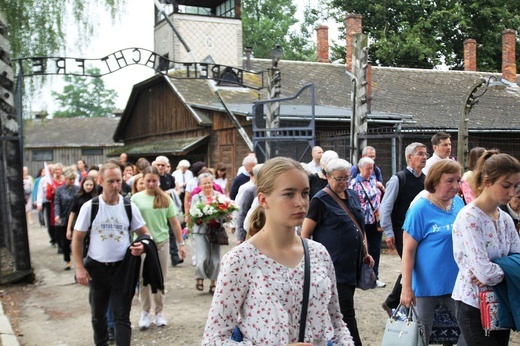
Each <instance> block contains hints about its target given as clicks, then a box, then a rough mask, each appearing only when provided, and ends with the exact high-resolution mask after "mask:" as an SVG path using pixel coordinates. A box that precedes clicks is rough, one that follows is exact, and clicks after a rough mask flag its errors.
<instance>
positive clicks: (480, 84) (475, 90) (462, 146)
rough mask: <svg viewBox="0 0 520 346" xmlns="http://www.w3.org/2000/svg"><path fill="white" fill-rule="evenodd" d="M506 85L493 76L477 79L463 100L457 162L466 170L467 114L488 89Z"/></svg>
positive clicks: (467, 147)
mask: <svg viewBox="0 0 520 346" xmlns="http://www.w3.org/2000/svg"><path fill="white" fill-rule="evenodd" d="M505 88H506V85H505V84H504V83H503V82H502V81H500V80H498V79H497V78H496V77H495V76H491V77H489V78H488V79H484V78H479V79H477V80H476V81H475V83H474V84H473V86H472V87H471V89H470V90H469V91H468V92H467V94H466V97H465V98H464V105H463V106H462V112H461V113H460V118H459V128H458V132H459V133H458V137H457V160H458V161H459V163H460V164H461V165H462V166H463V167H464V170H466V169H468V154H469V144H468V138H469V128H468V122H469V113H470V111H471V109H472V108H473V106H474V105H476V104H477V103H478V101H479V100H478V99H479V98H480V97H481V96H482V95H484V94H485V93H486V91H487V90H488V89H505Z"/></svg>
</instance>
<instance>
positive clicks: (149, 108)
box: [125, 83, 200, 144]
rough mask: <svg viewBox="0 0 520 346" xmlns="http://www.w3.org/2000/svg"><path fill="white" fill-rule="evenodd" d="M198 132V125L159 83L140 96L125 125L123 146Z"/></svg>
mask: <svg viewBox="0 0 520 346" xmlns="http://www.w3.org/2000/svg"><path fill="white" fill-rule="evenodd" d="M152 115H153V116H152ZM198 129H200V126H199V125H198V124H197V122H196V120H195V118H194V117H193V115H192V114H191V112H190V111H189V109H188V108H186V106H185V105H184V104H183V103H182V102H181V101H180V100H179V98H178V97H176V96H175V94H174V93H173V92H172V90H171V88H170V87H169V86H168V85H167V84H166V83H159V84H156V85H154V86H152V87H150V88H149V89H148V93H147V94H145V93H144V92H143V93H141V94H140V96H139V99H138V100H137V103H136V105H135V108H134V111H133V113H132V116H131V118H130V119H129V122H128V124H127V129H126V133H125V143H127V144H130V143H132V142H133V140H137V139H138V138H146V137H157V136H163V135H172V134H176V137H178V136H179V134H180V135H182V134H188V133H189V132H190V130H191V131H192V130H198ZM191 136H192V134H189V135H185V137H191Z"/></svg>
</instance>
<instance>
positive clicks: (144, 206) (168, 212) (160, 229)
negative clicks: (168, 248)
mask: <svg viewBox="0 0 520 346" xmlns="http://www.w3.org/2000/svg"><path fill="white" fill-rule="evenodd" d="M154 198H155V197H154V196H148V195H147V194H146V191H141V192H138V193H136V194H135V195H133V196H132V198H131V200H132V202H134V203H135V205H137V207H138V208H139V211H140V212H141V215H142V216H143V219H144V221H146V227H148V229H149V230H150V233H151V234H152V237H153V240H154V241H155V242H156V243H161V242H163V241H165V240H168V239H169V237H170V236H169V234H168V219H169V218H170V217H174V216H176V215H177V210H175V206H174V205H173V201H171V200H170V203H169V205H168V208H160V209H154V208H153V200H154Z"/></svg>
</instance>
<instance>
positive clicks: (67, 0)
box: [0, 0, 126, 58]
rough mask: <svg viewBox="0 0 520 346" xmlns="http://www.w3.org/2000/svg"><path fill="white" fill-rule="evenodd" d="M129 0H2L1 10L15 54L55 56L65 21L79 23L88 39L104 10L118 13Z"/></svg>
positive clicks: (61, 38)
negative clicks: (100, 13) (100, 12)
mask: <svg viewBox="0 0 520 346" xmlns="http://www.w3.org/2000/svg"><path fill="white" fill-rule="evenodd" d="M125 2H126V0H83V1H74V0H44V1H42V0H1V1H0V12H2V13H3V14H4V16H5V17H6V20H7V23H8V25H9V41H10V45H11V56H12V57H13V58H20V57H28V56H52V55H53V54H56V53H58V52H60V50H62V48H63V46H64V43H65V35H66V32H65V30H66V28H65V25H66V24H68V23H71V21H73V22H74V23H77V24H76V25H75V29H76V30H78V35H79V37H82V38H83V39H82V40H81V41H82V42H84V43H86V42H88V38H89V37H90V36H91V35H92V33H93V30H94V28H95V23H96V20H98V19H99V18H98V15H97V14H98V13H99V11H100V10H106V11H109V13H111V15H112V18H115V17H116V14H117V13H119V12H120V11H121V9H122V7H123V5H124V3H125Z"/></svg>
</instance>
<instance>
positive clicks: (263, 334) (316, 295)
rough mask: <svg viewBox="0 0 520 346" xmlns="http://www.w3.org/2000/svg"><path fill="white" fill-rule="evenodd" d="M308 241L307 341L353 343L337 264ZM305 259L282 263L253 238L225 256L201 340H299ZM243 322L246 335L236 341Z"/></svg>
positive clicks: (259, 342) (255, 342)
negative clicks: (341, 300)
mask: <svg viewBox="0 0 520 346" xmlns="http://www.w3.org/2000/svg"><path fill="white" fill-rule="evenodd" d="M307 242H308V244H309V255H310V262H311V284H310V293H309V307H308V312H307V324H306V328H305V342H310V343H312V344H313V345H323V346H325V345H327V342H328V340H332V341H333V344H334V345H353V341H352V338H351V336H350V333H349V331H348V329H347V326H346V325H345V323H344V322H343V320H342V315H341V313H340V309H339V303H338V294H337V290H336V279H335V274H334V266H333V264H332V261H331V259H330V256H329V254H328V252H327V250H326V249H325V247H323V245H321V244H319V243H316V242H314V241H312V240H307ZM304 262H305V260H304V259H303V257H302V260H301V261H300V263H299V264H298V265H297V266H296V267H295V268H289V267H286V266H283V265H281V264H279V263H278V262H276V261H274V260H273V259H271V258H269V257H267V256H266V255H264V254H263V253H261V252H260V251H259V250H258V249H256V248H255V247H254V246H253V245H251V244H250V243H249V242H244V243H243V244H241V245H239V246H237V247H235V248H233V249H232V250H231V251H229V252H228V253H227V254H226V255H225V256H224V258H223V259H222V265H221V270H220V274H219V277H218V282H217V288H216V292H215V295H214V297H213V303H212V305H211V309H210V311H209V316H208V320H207V322H206V328H205V330H204V338H203V341H202V345H235V344H241V345H277V346H279V345H286V344H289V343H294V342H297V341H298V334H299V328H300V314H301V304H302V299H303V278H304V266H305V265H304ZM235 326H238V327H239V328H240V331H241V332H242V334H243V337H244V339H243V341H242V342H241V343H237V342H235V341H232V340H231V339H230V338H231V332H232V331H233V328H234V327H235Z"/></svg>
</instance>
